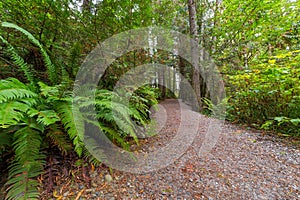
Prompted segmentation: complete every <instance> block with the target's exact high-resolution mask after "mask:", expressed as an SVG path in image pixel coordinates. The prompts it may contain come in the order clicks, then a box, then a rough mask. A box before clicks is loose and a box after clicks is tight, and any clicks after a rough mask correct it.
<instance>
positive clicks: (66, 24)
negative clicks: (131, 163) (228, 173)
mask: <svg viewBox="0 0 300 200" xmlns="http://www.w3.org/2000/svg"><path fill="white" fill-rule="evenodd" d="M299 13H300V2H299V1H297V0H272V1H270V0H230V1H229V0H198V1H196V0H188V1H187V0H185V1H183V0H162V1H161V0H159V1H150V0H144V1H137V0H124V1H121V0H103V1H100V0H99V1H98V0H97V1H92V0H83V1H81V0H59V1H58V0H29V1H25V0H3V1H1V2H0V22H1V29H0V44H1V46H0V50H1V51H0V77H1V81H0V161H1V163H3V166H1V170H2V171H3V172H5V173H4V174H7V175H3V177H6V176H7V177H6V178H5V180H3V181H1V182H4V181H5V184H4V186H3V188H5V189H4V190H2V191H6V192H5V193H6V194H5V195H6V199H38V198H39V189H38V188H39V185H40V181H38V177H40V176H41V174H43V173H44V171H45V166H48V165H47V161H48V158H49V155H48V152H51V151H54V150H53V149H55V151H59V152H60V153H61V155H62V156H64V155H66V154H69V153H71V152H76V154H77V156H78V157H79V158H82V159H83V160H84V162H87V163H93V165H97V164H99V163H100V161H99V159H96V158H94V157H93V156H92V154H91V152H90V150H89V149H87V148H86V146H85V145H84V142H83V141H82V140H83V139H82V138H83V137H84V132H85V129H86V126H87V125H86V124H87V123H89V124H93V126H95V127H98V128H101V130H102V131H103V132H104V133H105V135H106V136H107V137H108V138H109V140H110V141H112V142H113V143H114V144H116V145H118V146H120V147H122V148H124V149H126V150H129V149H130V145H132V144H133V143H136V144H138V143H139V137H138V134H139V132H140V131H142V128H141V127H143V126H146V125H147V124H148V123H149V121H150V113H151V111H150V110H151V107H152V106H153V105H155V104H157V103H158V102H159V101H162V100H164V99H168V98H179V99H182V100H183V101H184V102H186V103H187V104H190V105H192V107H193V109H194V110H195V111H197V112H201V113H202V114H205V115H211V116H213V115H215V114H217V115H218V116H219V117H220V118H225V119H226V120H228V121H231V122H234V123H238V124H244V125H246V126H249V127H253V128H256V129H260V130H262V131H264V132H265V133H268V134H273V135H276V137H285V138H286V139H287V140H289V139H291V138H293V139H294V138H298V139H299V136H300V15H299ZM149 27H153V29H151V28H149ZM155 27H156V28H155ZM157 27H161V28H162V29H161V30H170V31H174V32H176V33H177V36H178V35H187V36H189V37H190V38H191V39H192V41H194V42H196V45H194V46H193V45H190V44H187V47H190V46H192V49H191V50H190V53H191V60H189V59H187V58H184V57H181V56H180V53H177V54H176V52H180V48H183V47H181V46H180V45H179V46H177V48H178V49H176V50H175V51H167V50H165V49H161V48H158V46H157V45H156V42H157V41H156V42H155V37H154V39H153V38H152V40H151V39H147V40H148V42H149V41H150V45H149V46H148V47H147V48H139V49H133V50H130V51H127V52H126V51H125V53H123V54H117V56H116V58H115V59H114V60H113V62H112V63H111V64H110V65H109V67H107V68H106V70H105V71H104V72H98V75H101V78H100V79H99V80H98V81H99V82H98V83H97V86H96V87H91V88H89V85H86V88H85V87H78V82H77V79H76V77H77V78H78V73H79V72H80V68H81V67H82V66H83V65H84V64H86V63H87V60H86V59H87V58H89V57H88V56H89V55H90V53H91V52H93V50H94V49H95V48H98V49H100V51H102V50H101V47H102V46H101V44H104V43H103V42H104V41H108V39H109V38H112V37H114V36H116V35H118V34H120V33H124V32H127V33H128V32H129V33H131V32H130V31H133V32H132V33H135V32H134V30H145V28H149V29H147V30H160V29H159V28H157ZM140 33H141V32H140ZM150 35H151V34H150ZM152 35H154V36H155V34H152ZM159 35H160V33H156V36H159ZM161 35H163V33H161ZM138 37H139V35H134V34H133V39H132V40H133V42H136V43H137V41H139V39H138ZM141 37H142V36H141ZM147 37H148V36H147ZM142 38H143V37H142ZM169 39H172V37H169ZM177 39H178V38H177ZM140 40H142V39H140ZM175 40H176V37H173V41H172V40H171V41H165V42H166V44H167V43H168V42H169V43H168V44H173V45H175V46H176V42H175V44H174V41H175ZM121 42H122V41H121ZM121 42H120V44H114V45H115V46H114V45H112V46H113V47H117V46H118V45H121ZM99 45H100V46H99ZM195 46H196V47H195ZM103 48H104V47H103ZM193 48H196V50H197V49H201V50H200V52H198V51H196V52H194V49H193ZM107 49H109V48H107ZM101 53H105V52H104V51H103V52H101ZM204 61H209V62H211V63H213V65H211V64H208V65H206V66H205V67H204V68H205V69H204V72H203V71H202V70H197V68H195V67H194V66H195V65H196V66H200V68H201V67H202V64H203V63H205V62H204ZM99 62H100V61H99ZM101 62H102V61H101ZM109 62H110V61H109ZM150 64H156V66H160V65H163V66H166V67H161V68H155V67H153V69H152V70H150V71H147V78H145V74H144V76H143V79H147V81H146V80H145V83H144V82H143V81H144V80H142V79H141V80H139V81H141V82H140V83H139V84H140V85H139V86H135V85H134V84H129V83H128V82H130V81H129V80H132V79H135V78H136V76H135V77H134V76H133V75H134V74H137V73H139V70H140V73H143V72H144V71H146V68H147V67H149V66H150ZM140 66H142V67H140ZM151 66H152V65H151ZM207 68H209V69H207ZM135 69H136V70H135ZM212 71H217V72H218V73H217V76H218V79H217V81H219V82H217V81H214V82H213V83H211V82H209V83H208V81H207V77H205V76H206V75H205V72H212ZM90 73H91V72H90ZM92 73H93V72H92ZM124 74H127V75H128V77H127V79H126V80H123V81H127V83H128V85H127V86H126V87H123V88H120V90H118V91H116V89H115V86H116V85H117V84H118V83H119V82H120V80H121V77H122V76H123V75H124ZM131 75H132V76H131ZM132 77H133V78H132ZM213 78H216V77H213ZM220 80H221V81H220ZM136 82H137V80H136ZM185 84H188V85H191V87H192V88H193V91H194V95H195V98H193V97H191V96H190V94H189V92H187V91H186V90H185V88H186V87H185ZM216 90H218V91H217V92H216ZM78 91H79V92H78ZM76 92H77V94H79V93H80V94H83V96H77V97H78V98H74V93H75V94H76ZM213 93H217V94H218V95H217V97H216V96H214V95H213ZM128 96H129V97H130V98H129V97H128ZM90 97H94V98H92V99H91V98H90ZM74 101H75V102H76V103H75V104H74ZM74 105H77V106H74ZM91 107H92V108H93V109H94V110H95V115H93V116H92V115H91V114H90V113H88V112H85V111H87V110H89V109H91ZM221 108H226V111H225V110H224V113H223V111H222V113H220V112H219V110H220V109H221ZM93 120H96V121H97V124H95V121H93ZM92 135H93V134H92V133H91V135H89V137H92ZM93 137H96V136H93ZM1 173H2V172H1ZM1 176H2V175H1ZM1 184H3V183H1Z"/></svg>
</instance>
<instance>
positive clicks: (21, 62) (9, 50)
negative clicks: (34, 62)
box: [0, 36, 35, 86]
mask: <svg viewBox="0 0 300 200" xmlns="http://www.w3.org/2000/svg"><path fill="white" fill-rule="evenodd" d="M0 40H2V42H3V43H4V44H5V45H6V46H7V49H6V51H7V53H8V55H9V56H10V57H11V59H12V60H13V62H14V63H15V64H16V65H17V66H19V67H20V69H21V70H22V71H23V73H24V75H25V77H26V79H27V80H28V81H29V82H30V84H31V85H33V86H35V79H34V75H33V72H32V69H31V67H30V66H29V65H28V64H27V63H26V62H25V61H24V59H23V58H22V57H21V56H19V54H18V53H17V51H16V50H15V48H14V47H13V46H12V45H11V44H9V43H8V41H7V40H5V39H4V38H3V37H2V36H0Z"/></svg>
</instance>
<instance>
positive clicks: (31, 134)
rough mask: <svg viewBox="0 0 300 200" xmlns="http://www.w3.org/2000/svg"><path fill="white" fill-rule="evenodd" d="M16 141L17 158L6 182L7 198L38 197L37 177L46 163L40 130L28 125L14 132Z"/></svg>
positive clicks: (14, 145)
mask: <svg viewBox="0 0 300 200" xmlns="http://www.w3.org/2000/svg"><path fill="white" fill-rule="evenodd" d="M14 141H15V142H14V143H13V149H14V151H15V159H14V162H13V164H12V165H11V166H10V169H9V178H8V181H7V182H6V185H7V186H8V189H7V190H8V192H7V195H6V199H8V200H12V199H24V200H25V199H38V197H39V192H38V190H37V186H38V185H39V183H38V181H37V180H36V177H37V176H39V175H40V174H42V172H43V165H44V164H45V163H44V161H43V160H42V159H43V155H42V154H41V153H40V146H41V142H42V141H41V137H40V132H38V131H35V130H33V129H31V128H30V127H29V126H26V127H24V128H21V129H19V130H18V131H16V132H15V133H14Z"/></svg>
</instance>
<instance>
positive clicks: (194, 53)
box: [188, 0, 202, 111]
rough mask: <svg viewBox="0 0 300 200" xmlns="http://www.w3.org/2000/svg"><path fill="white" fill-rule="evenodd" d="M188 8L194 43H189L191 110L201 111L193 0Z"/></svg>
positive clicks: (190, 0)
mask: <svg viewBox="0 0 300 200" xmlns="http://www.w3.org/2000/svg"><path fill="white" fill-rule="evenodd" d="M188 8H189V22H190V34H191V36H192V37H193V38H194V40H195V43H194V42H193V43H192V44H191V46H192V49H191V53H192V55H191V56H192V65H193V75H192V82H193V89H194V92H195V98H193V99H192V100H193V102H192V104H193V110H195V111H201V110H202V102H201V90H200V70H199V58H200V57H199V56H201V55H199V53H200V52H198V49H199V48H198V47H199V38H198V26H197V15H196V3H195V0H188Z"/></svg>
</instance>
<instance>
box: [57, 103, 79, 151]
mask: <svg viewBox="0 0 300 200" xmlns="http://www.w3.org/2000/svg"><path fill="white" fill-rule="evenodd" d="M55 109H56V112H57V113H58V115H59V116H60V118H61V122H62V124H63V125H64V128H65V130H66V131H67V133H68V135H69V137H70V139H71V140H72V141H73V144H74V146H75V151H76V153H77V154H78V156H81V155H82V151H83V146H84V144H83V137H84V131H85V129H84V128H85V126H84V117H83V115H82V113H81V112H80V110H79V108H77V107H76V106H72V104H70V103H69V102H64V101H61V102H57V103H56V106H55Z"/></svg>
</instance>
